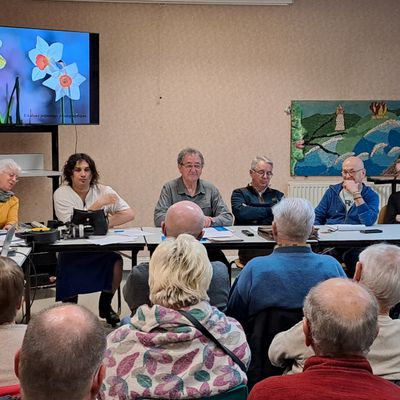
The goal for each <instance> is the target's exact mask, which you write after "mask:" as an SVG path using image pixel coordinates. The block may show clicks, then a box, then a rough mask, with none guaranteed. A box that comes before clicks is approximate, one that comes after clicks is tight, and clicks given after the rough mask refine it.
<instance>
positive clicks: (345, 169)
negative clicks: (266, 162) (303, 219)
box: [314, 156, 379, 278]
mask: <svg viewBox="0 0 400 400" xmlns="http://www.w3.org/2000/svg"><path fill="white" fill-rule="evenodd" d="M342 177H343V182H341V183H338V184H336V185H331V186H329V188H328V190H327V191H326V192H325V194H324V196H323V197H322V199H321V201H320V203H319V204H318V206H317V208H316V209H315V222H314V223H315V225H325V224H355V225H357V224H362V225H366V226H370V225H373V224H374V223H375V221H376V219H377V217H378V212H379V197H378V195H377V194H376V193H375V192H374V191H373V190H372V189H371V188H370V187H368V186H365V185H364V184H363V180H364V178H365V169H364V163H363V162H362V160H361V159H360V158H358V157H354V156H352V157H348V158H346V160H345V161H344V162H343V166H342ZM362 250H363V249H362V248H352V249H347V250H343V249H335V254H332V255H334V256H335V257H336V258H337V259H338V260H339V261H342V262H344V263H345V264H346V267H347V274H348V276H349V277H351V278H352V277H353V274H354V269H355V264H356V262H357V260H358V254H359V253H360V252H361V251H362Z"/></svg>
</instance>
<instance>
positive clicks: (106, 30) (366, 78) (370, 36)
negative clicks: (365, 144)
mask: <svg viewBox="0 0 400 400" xmlns="http://www.w3.org/2000/svg"><path fill="white" fill-rule="evenodd" d="M399 17H400V2H399V1H398V0H380V1H379V2H377V1H376V0H337V1H332V0H331V1H329V0H295V2H294V5H292V6H289V7H233V6H232V7H228V6H171V5H170V6H157V5H134V4H105V3H99V4H93V3H92V4H91V3H54V2H51V1H46V0H44V1H40V0H36V1H35V0H31V1H29V0H13V1H7V2H4V4H2V7H1V13H0V24H3V25H15V26H30V27H38V28H56V29H67V30H84V31H92V32H99V33H100V53H101V61H100V68H101V82H100V84H101V96H100V103H101V110H100V118H101V123H100V125H99V126H89V127H85V126H78V127H77V129H76V130H75V128H74V127H61V128H60V160H62V162H63V161H64V160H65V159H66V158H67V157H68V155H69V154H71V153H72V152H74V149H75V139H76V137H75V135H76V134H77V142H78V144H77V149H78V151H83V152H88V153H89V154H91V155H92V156H93V158H94V159H95V160H96V162H97V164H98V167H99V170H100V172H101V178H102V181H103V182H104V183H107V184H111V185H112V186H113V187H114V188H115V189H116V190H118V191H119V192H120V194H121V195H122V196H123V197H124V198H125V199H126V200H127V201H128V202H129V203H130V204H131V205H132V207H133V208H134V209H135V211H136V214H137V218H136V221H135V224H136V225H152V216H153V207H154V204H155V202H156V201H157V198H158V195H159V191H160V189H161V186H162V184H163V183H164V182H165V181H167V180H169V179H171V178H173V177H175V176H176V175H177V169H176V155H177V153H178V151H179V150H180V149H181V148H182V147H185V146H187V145H190V146H194V147H198V148H199V149H201V151H202V152H203V154H204V156H205V159H206V167H205V169H204V172H203V177H204V178H205V179H209V180H211V181H212V182H213V183H215V184H216V185H217V187H219V188H220V190H221V192H222V195H223V197H224V198H225V200H226V202H227V203H228V204H229V203H230V194H231V191H232V189H233V188H235V187H239V186H242V185H245V184H246V183H247V182H248V168H249V162H250V160H251V158H252V157H253V156H254V155H256V154H266V155H268V156H269V157H271V158H272V159H273V160H274V162H275V176H274V178H273V181H272V185H273V186H274V187H276V188H278V189H280V190H282V191H285V192H286V191H287V181H288V180H289V179H290V175H289V139H290V118H289V117H288V116H287V115H286V114H285V113H284V109H286V108H287V106H288V105H289V104H290V101H291V100H295V99H326V100H331V99H372V98H373V99H397V100H398V99H399V77H400V59H399V54H400V42H399V40H398V38H399V37H400V24H399V23H398V21H399ZM2 90H4V89H3V88H1V82H0V92H1V91H2ZM49 143H50V137H49V136H47V135H35V137H33V138H32V137H30V136H26V135H24V136H17V135H13V136H9V135H0V149H1V153H5V152H10V153H12V152H24V151H26V152H35V151H38V152H46V154H47V160H48V161H47V162H48V163H50V160H49V158H50V157H49ZM49 165H50V164H49ZM298 179H299V178H298ZM16 192H17V193H18V195H19V196H20V197H21V200H22V205H21V219H22V220H32V219H38V220H45V219H47V218H49V217H50V216H51V202H50V200H49V199H50V196H51V184H50V180H48V181H46V179H45V178H35V179H31V180H29V181H28V180H23V181H22V182H20V183H18V186H17V188H16Z"/></svg>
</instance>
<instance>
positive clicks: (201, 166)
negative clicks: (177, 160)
mask: <svg viewBox="0 0 400 400" xmlns="http://www.w3.org/2000/svg"><path fill="white" fill-rule="evenodd" d="M181 165H182V167H183V168H185V169H187V170H190V169H192V168H194V169H195V170H197V171H199V170H200V169H202V168H203V165H202V164H181Z"/></svg>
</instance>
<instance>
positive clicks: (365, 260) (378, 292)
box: [268, 244, 400, 381]
mask: <svg viewBox="0 0 400 400" xmlns="http://www.w3.org/2000/svg"><path fill="white" fill-rule="evenodd" d="M354 279H355V280H356V281H358V282H360V283H362V284H364V285H365V286H366V287H367V288H369V289H370V290H371V291H372V293H373V294H374V295H375V297H376V298H377V300H378V305H379V315H378V325H379V332H378V336H377V338H376V339H375V341H374V343H373V344H372V346H371V349H370V351H369V353H368V355H367V359H368V361H369V362H370V364H371V367H372V370H373V371H374V374H375V375H378V376H380V377H382V378H385V379H389V380H393V381H397V380H400V347H399V345H398V344H399V341H400V320H393V319H391V318H390V317H389V310H390V308H391V307H393V306H394V305H395V304H396V303H398V302H400V248H399V247H397V246H393V245H388V244H376V245H373V246H370V247H367V248H366V249H365V250H364V251H363V252H362V253H361V254H360V261H359V262H358V263H357V266H356V273H355V276H354ZM268 355H269V358H270V360H271V362H272V363H273V364H274V365H277V366H280V367H286V368H287V369H286V373H288V374H291V373H298V372H301V371H303V367H304V362H305V360H306V359H307V358H308V357H311V356H312V355H314V352H313V349H312V348H311V347H307V346H306V344H305V343H304V335H303V326H302V323H301V322H300V323H298V324H296V325H295V326H294V327H293V328H291V329H289V330H288V331H286V332H281V333H279V334H278V335H276V337H275V338H274V340H273V341H272V343H271V347H270V348H269V352H268Z"/></svg>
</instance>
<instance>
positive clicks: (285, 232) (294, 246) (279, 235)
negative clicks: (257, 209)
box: [227, 198, 345, 325]
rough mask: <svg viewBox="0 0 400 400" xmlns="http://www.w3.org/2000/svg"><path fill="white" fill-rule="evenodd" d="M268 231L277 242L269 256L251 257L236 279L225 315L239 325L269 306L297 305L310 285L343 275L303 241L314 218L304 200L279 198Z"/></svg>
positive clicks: (336, 264) (292, 306)
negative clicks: (271, 231) (234, 319)
mask: <svg viewBox="0 0 400 400" xmlns="http://www.w3.org/2000/svg"><path fill="white" fill-rule="evenodd" d="M272 213H273V215H274V221H273V223H272V230H273V234H274V237H275V240H276V242H277V245H276V246H275V248H274V251H273V252H272V254H271V255H268V256H263V257H257V258H253V259H252V260H250V261H249V262H248V264H247V265H246V267H245V268H244V269H243V270H242V271H241V273H240V275H239V276H238V278H237V279H236V281H235V283H234V285H233V287H232V290H231V293H230V296H229V301H228V309H227V314H228V315H230V316H232V317H234V318H236V319H237V320H238V321H239V322H240V323H241V324H242V325H243V324H245V323H246V321H247V320H248V318H250V317H251V316H252V315H255V314H257V313H258V312H260V311H262V310H264V309H266V308H269V307H279V308H285V309H293V308H301V307H302V306H303V301H304V298H305V296H306V294H307V293H308V291H309V290H310V288H311V287H313V286H314V285H316V284H317V283H318V282H320V281H323V280H325V279H329V278H332V277H340V276H345V273H344V271H343V268H342V267H341V265H340V264H339V263H338V262H337V260H335V259H334V258H333V257H331V256H328V255H322V254H316V253H314V252H313V251H312V250H311V247H310V246H309V245H308V244H307V243H306V241H307V239H308V237H309V235H310V233H311V231H312V229H313V221H314V218H315V214H314V210H313V208H312V205H311V203H310V202H309V201H308V200H305V199H300V198H283V199H282V200H281V201H280V202H279V203H278V204H276V205H275V206H274V207H273V208H272Z"/></svg>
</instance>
